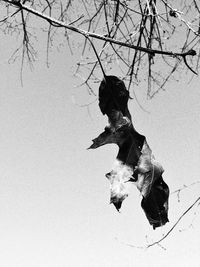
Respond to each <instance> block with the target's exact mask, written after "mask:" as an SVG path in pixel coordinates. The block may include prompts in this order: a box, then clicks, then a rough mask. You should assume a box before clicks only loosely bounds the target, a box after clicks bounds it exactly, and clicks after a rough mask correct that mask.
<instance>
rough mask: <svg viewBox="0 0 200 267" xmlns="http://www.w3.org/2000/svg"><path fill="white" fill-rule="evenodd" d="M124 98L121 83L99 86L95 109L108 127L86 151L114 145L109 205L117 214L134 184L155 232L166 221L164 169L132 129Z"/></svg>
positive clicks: (107, 80) (109, 80)
mask: <svg viewBox="0 0 200 267" xmlns="http://www.w3.org/2000/svg"><path fill="white" fill-rule="evenodd" d="M128 99H129V92H128V90H127V89H126V87H125V84H124V82H123V81H122V80H120V79H119V78H117V77H115V76H105V77H104V79H103V81H102V82H101V84H100V87H99V107H100V110H101V112H102V113H103V115H105V114H106V115H107V116H108V122H109V125H108V126H106V127H105V129H104V132H102V133H101V134H100V135H99V136H98V137H97V138H95V139H93V140H92V141H93V144H92V145H91V146H90V147H89V148H90V149H94V148H97V147H100V146H102V145H105V144H111V143H113V144H117V145H118V147H119V151H118V154H117V158H116V161H115V163H114V166H113V169H112V170H111V172H109V173H107V174H106V177H107V178H108V180H109V181H110V185H111V196H110V203H113V204H114V206H115V207H116V209H117V210H118V211H119V210H120V208H121V205H122V202H123V200H124V199H125V198H126V197H127V196H128V185H130V183H134V184H135V185H136V187H137V188H138V190H139V191H140V193H141V195H142V202H141V206H142V208H143V210H144V212H145V214H146V217H147V219H148V221H149V223H150V224H151V225H152V226H153V228H154V229H155V228H156V227H159V226H162V225H164V224H165V223H166V222H168V197H169V188H168V186H167V184H166V183H165V182H164V181H163V178H162V173H163V172H164V170H163V168H162V166H161V164H160V163H159V162H157V161H156V160H155V158H154V156H153V155H152V151H151V149H150V147H149V145H148V143H147V141H146V138H145V136H143V135H141V134H139V133H138V132H137V131H136V130H135V128H134V127H133V124H132V119H131V115H130V112H129V110H128V105H127V103H128Z"/></svg>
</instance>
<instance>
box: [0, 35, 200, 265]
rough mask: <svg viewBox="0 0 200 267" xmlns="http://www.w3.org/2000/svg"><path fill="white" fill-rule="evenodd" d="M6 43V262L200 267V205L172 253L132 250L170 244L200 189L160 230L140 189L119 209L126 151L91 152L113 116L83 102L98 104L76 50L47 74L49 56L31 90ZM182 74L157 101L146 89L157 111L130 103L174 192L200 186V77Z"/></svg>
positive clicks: (1, 116) (0, 171) (1, 180)
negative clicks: (115, 175)
mask: <svg viewBox="0 0 200 267" xmlns="http://www.w3.org/2000/svg"><path fill="white" fill-rule="evenodd" d="M1 38H4V39H5V43H4V42H3V41H2V42H1V44H0V48H1V49H0V51H1V52H0V55H1V56H0V71H1V76H0V81H1V87H0V129H1V130H0V140H1V142H0V151H1V153H0V266H2V267H36V266H37V267H68V266H70V267H71V266H73V267H102V266H106V267H107V266H108V267H118V266H120V267H121V266H124V267H132V266H134V267H146V266H152V267H157V266H162V267H169V266H176V267H179V266H181V267H182V266H190V265H192V266H193V267H198V266H200V253H199V251H200V238H199V236H200V229H199V225H200V214H199V209H196V207H195V208H194V209H193V210H192V211H191V212H190V213H189V214H188V215H186V216H185V217H184V219H183V220H182V222H181V223H180V224H179V225H178V226H177V227H176V228H175V230H174V231H173V232H172V233H171V234H170V235H169V236H168V238H167V239H166V240H165V241H163V243H162V246H164V248H165V249H166V250H165V249H162V248H160V247H159V246H154V247H152V248H149V249H147V250H145V249H138V248H133V247H130V246H127V244H131V245H133V246H146V245H147V244H148V243H151V242H152V241H156V240H157V239H159V238H161V237H162V235H163V234H165V233H166V232H167V231H168V230H169V229H170V228H171V227H172V226H173V224H174V223H175V222H176V220H177V219H178V218H179V216H180V215H181V214H182V213H183V211H185V210H186V209H187V207H189V205H190V204H192V202H194V201H195V199H196V198H197V197H198V196H199V195H200V185H199V184H196V185H194V186H193V187H190V188H188V189H185V190H184V191H183V192H182V193H181V195H180V200H181V201H180V203H179V202H178V201H177V196H175V195H172V196H171V197H170V206H169V219H170V223H168V224H167V225H166V226H164V227H162V228H159V229H157V230H155V231H153V230H152V228H151V227H150V226H149V224H148V221H147V219H146V217H145V215H144V213H143V211H142V209H141V207H140V201H141V197H140V195H139V192H138V191H137V190H136V188H134V187H133V188H132V189H131V194H130V196H129V197H128V198H127V200H125V201H124V204H123V207H122V211H121V213H120V214H119V213H117V212H116V210H115V208H114V206H112V205H109V183H108V181H107V180H106V178H105V176H104V175H105V173H107V172H108V171H110V170H111V168H112V164H113V162H114V159H115V157H116V154H117V147H116V146H115V145H107V146H105V147H101V148H99V149H97V150H92V151H91V150H90V151H88V150H86V148H87V147H89V146H90V144H91V139H93V138H95V137H96V136H97V135H98V134H99V133H100V132H101V131H102V130H103V128H104V126H105V125H106V123H107V119H106V118H105V117H103V116H102V114H101V113H100V111H99V109H98V103H97V102H95V103H94V104H92V105H91V106H90V108H89V112H88V110H87V108H84V107H79V106H78V105H77V104H80V105H81V104H86V103H89V102H91V101H93V100H94V98H92V97H90V96H89V95H88V94H87V93H86V91H85V88H78V89H76V88H75V87H74V86H75V85H76V84H77V81H76V80H75V79H73V78H72V72H71V67H72V65H73V64H74V62H73V59H72V58H71V56H70V55H69V54H68V52H64V51H63V52H61V53H55V54H53V55H52V58H51V62H52V64H51V68H50V69H47V68H46V67H45V63H44V60H43V57H41V58H39V60H38V62H36V64H35V67H34V71H33V72H30V71H29V70H28V69H27V68H25V71H24V86H23V87H21V84H20V69H19V64H20V63H19V62H17V63H16V64H14V65H9V64H8V63H7V59H8V57H9V55H10V54H11V51H12V50H11V46H12V44H13V42H14V39H13V40H12V39H6V38H5V36H4V35H1ZM11 42H12V44H11ZM2 51H3V52H2ZM113 74H114V73H113ZM182 78H183V79H182V80H181V81H179V82H178V83H177V82H171V83H170V84H168V88H167V91H165V92H161V93H160V94H159V95H157V96H156V97H155V98H154V99H153V100H152V101H146V99H145V96H144V95H142V94H140V93H139V91H140V90H141V88H140V87H139V88H137V89H136V93H137V95H138V97H139V99H140V102H141V104H142V105H143V106H144V107H145V108H146V109H147V110H149V111H150V114H148V113H145V112H144V111H142V110H141V109H140V108H139V107H138V105H137V104H136V102H135V101H134V100H132V101H131V102H130V105H129V107H130V111H131V114H132V117H133V122H134V123H135V127H136V129H137V130H138V131H139V132H141V133H142V134H144V135H145V136H146V137H147V140H148V142H149V144H150V146H151V148H152V150H153V152H154V155H155V157H156V159H157V160H158V161H160V162H161V163H162V165H163V167H164V169H165V173H164V179H165V181H166V182H167V183H168V184H169V186H170V189H171V191H174V190H176V189H178V188H180V187H182V186H183V185H184V184H186V185H188V184H191V183H193V182H195V181H197V180H200V178H199V159H200V136H199V130H200V117H199V116H200V115H199V114H200V104H199V99H200V90H199V83H200V80H199V78H195V79H194V80H193V81H192V82H191V83H189V84H188V83H187V82H186V81H185V80H184V76H183V77H182ZM94 90H95V91H96V92H97V90H98V85H95V88H94ZM75 103H76V104H75ZM195 212H197V215H196V216H195ZM191 224H192V226H191Z"/></svg>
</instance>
